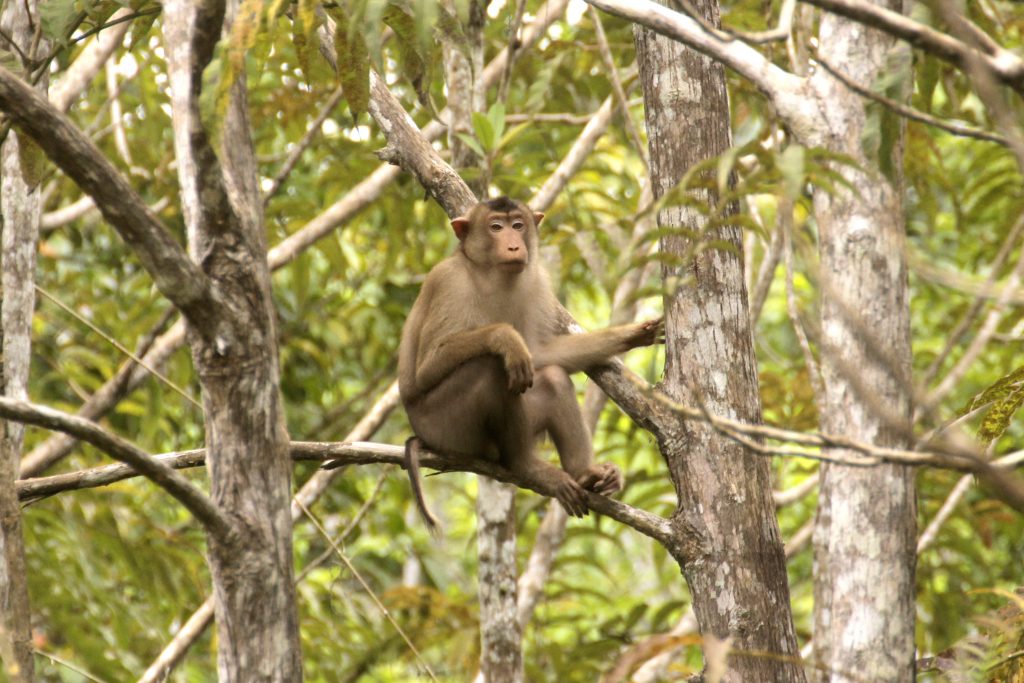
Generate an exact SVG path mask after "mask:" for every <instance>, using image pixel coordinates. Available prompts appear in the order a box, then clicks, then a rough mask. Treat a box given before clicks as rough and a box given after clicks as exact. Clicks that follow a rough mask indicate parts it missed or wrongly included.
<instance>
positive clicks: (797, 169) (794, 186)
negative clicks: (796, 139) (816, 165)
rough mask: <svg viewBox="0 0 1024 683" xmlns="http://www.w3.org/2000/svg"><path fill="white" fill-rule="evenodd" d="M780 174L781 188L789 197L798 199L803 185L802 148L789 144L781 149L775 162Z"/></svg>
mask: <svg viewBox="0 0 1024 683" xmlns="http://www.w3.org/2000/svg"><path fill="white" fill-rule="evenodd" d="M776 165H777V166H778V168H779V172H780V173H781V174H782V183H783V189H784V191H785V193H786V196H787V197H789V198H790V199H794V200H795V199H799V197H800V195H801V194H802V193H803V187H804V148H803V147H801V146H800V145H790V146H788V147H786V149H784V150H783V151H782V154H780V155H779V159H778V161H777V162H776Z"/></svg>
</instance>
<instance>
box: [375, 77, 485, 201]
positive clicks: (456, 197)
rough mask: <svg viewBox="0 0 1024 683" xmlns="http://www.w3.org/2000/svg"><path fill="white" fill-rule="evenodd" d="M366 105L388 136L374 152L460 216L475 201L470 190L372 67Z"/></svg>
mask: <svg viewBox="0 0 1024 683" xmlns="http://www.w3.org/2000/svg"><path fill="white" fill-rule="evenodd" d="M369 109H370V115H371V116H372V117H373V119H374V120H375V121H376V122H377V125H378V126H380V127H381V130H383V131H384V135H386V136H387V139H388V145H387V147H385V148H384V149H383V150H381V151H380V152H378V153H377V156H379V157H380V158H381V159H382V160H383V161H387V162H389V163H392V164H395V165H396V166H401V167H402V168H403V169H405V170H406V171H408V172H410V173H412V174H413V175H414V176H416V179H417V180H419V182H420V184H421V185H423V187H424V189H426V190H427V192H428V193H429V194H430V196H431V197H433V198H434V200H435V201H436V202H437V203H438V204H440V205H441V207H442V208H443V209H444V210H445V212H447V214H448V215H449V216H452V217H455V216H461V215H463V214H464V213H465V212H466V211H468V210H469V209H470V208H471V207H472V206H473V205H474V204H476V202H477V198H476V197H475V196H474V195H473V192H472V191H470V189H469V187H468V186H467V185H466V183H465V182H464V181H463V180H462V178H460V177H459V174H458V173H456V172H455V171H454V170H453V169H452V167H451V166H449V165H448V164H446V163H445V162H444V160H442V159H441V157H440V156H439V155H438V154H437V152H435V151H434V148H433V147H431V146H430V143H429V142H427V139H426V138H425V137H424V136H423V133H421V132H420V129H419V128H417V126H416V124H415V122H413V120H412V118H411V117H410V116H409V114H408V113H406V111H405V108H404V107H402V104H401V103H400V102H399V101H398V100H397V99H396V98H395V96H394V95H392V94H391V91H390V90H389V89H388V86H387V84H385V83H384V79H382V78H381V77H380V75H379V74H378V73H377V72H376V71H371V72H370V104H369Z"/></svg>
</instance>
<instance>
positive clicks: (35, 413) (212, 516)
mask: <svg viewBox="0 0 1024 683" xmlns="http://www.w3.org/2000/svg"><path fill="white" fill-rule="evenodd" d="M0 417H3V418H4V419H7V420H16V421H18V422H24V423H25V424H31V425H35V426H37V427H43V428H45V429H53V430H56V431H60V432H65V433H67V434H71V435H72V436H74V437H75V438H76V439H79V440H81V441H85V442H87V443H90V444H92V445H93V446H95V447H96V448H98V449H100V450H101V451H103V452H104V453H106V454H107V455H109V456H110V457H112V458H114V459H115V460H120V461H121V462H123V463H125V465H128V466H130V467H131V469H132V470H133V471H134V472H135V473H138V474H141V475H142V476H144V477H146V478H147V479H149V480H150V481H152V482H153V483H154V484H156V485H158V486H160V487H161V488H162V489H164V490H165V491H167V493H169V494H170V495H171V496H173V497H174V498H175V499H176V500H178V502H180V503H181V504H182V505H184V506H185V508H186V509H187V510H188V511H189V512H191V513H192V514H193V515H195V517H196V519H198V520H199V521H200V522H202V524H203V526H204V527H205V528H206V530H207V531H208V532H209V533H210V534H212V535H213V536H215V537H217V539H218V540H221V541H223V542H225V543H230V542H231V541H232V539H233V537H234V535H235V527H234V525H233V524H232V523H231V521H230V520H229V519H228V518H227V517H225V516H224V514H223V513H222V512H221V510H220V508H218V507H217V506H216V505H214V504H213V501H211V500H210V498H209V497H207V495H206V494H205V493H203V492H202V490H200V489H199V488H198V487H197V486H196V485H195V484H193V483H192V482H190V481H189V480H188V479H186V478H185V477H183V476H182V475H180V474H178V473H177V472H175V471H174V468H172V467H171V466H169V465H168V464H167V463H166V462H165V461H164V460H161V459H158V458H154V457H152V456H151V455H149V454H148V453H146V452H145V451H143V450H141V449H140V448H139V447H138V446H136V445H135V444H133V443H131V442H130V441H127V440H125V439H122V438H121V437H120V436H117V435H116V434H112V433H110V432H108V431H107V430H105V429H103V428H102V427H100V426H99V425H98V424H96V423H95V422H92V421H90V420H85V419H83V418H80V417H77V416H75V415H68V414H67V413H63V412H61V411H59V410H54V409H53V408H47V407H46V406H40V405H36V404H34V403H30V402H28V401H16V400H14V399H10V398H0ZM165 460H166V459H165ZM29 481H31V480H29ZM23 484H24V481H21V482H18V497H19V498H22V497H23V495H22V485H23ZM37 497H38V496H37Z"/></svg>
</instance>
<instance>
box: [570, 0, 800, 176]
mask: <svg viewBox="0 0 1024 683" xmlns="http://www.w3.org/2000/svg"><path fill="white" fill-rule="evenodd" d="M790 1H793V0H790ZM588 11H589V12H590V17H591V19H593V21H594V34H595V35H596V36H597V45H598V47H599V48H600V50H601V59H602V60H603V61H604V67H605V69H607V70H608V80H609V82H610V83H611V84H612V92H613V93H615V99H616V101H617V102H618V105H619V111H621V112H622V123H623V125H624V126H625V127H626V132H627V133H628V134H629V139H630V140H632V141H633V147H635V148H636V153H637V154H639V155H640V158H641V159H643V162H644V166H648V167H649V166H650V165H651V159H650V155H649V153H648V151H647V145H645V144H644V142H643V140H642V139H641V138H640V131H639V130H637V127H636V123H635V122H634V121H633V116H632V114H631V113H630V111H629V100H628V99H627V98H626V91H625V90H624V89H623V87H622V81H621V80H620V79H619V70H618V67H616V66H615V58H614V57H613V56H612V50H611V47H609V45H608V36H606V35H605V33H604V24H603V23H602V22H601V15H600V14H599V13H598V11H597V10H596V9H595V8H594V7H593V6H590V7H589V8H588Z"/></svg>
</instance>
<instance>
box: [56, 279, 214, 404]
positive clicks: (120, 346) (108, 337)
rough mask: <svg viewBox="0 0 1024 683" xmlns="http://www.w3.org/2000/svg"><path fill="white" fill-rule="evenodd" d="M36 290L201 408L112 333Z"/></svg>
mask: <svg viewBox="0 0 1024 683" xmlns="http://www.w3.org/2000/svg"><path fill="white" fill-rule="evenodd" d="M36 291H37V292H39V293H40V294H42V295H43V296H44V297H45V298H47V299H49V300H50V301H52V302H53V303H54V304H56V305H57V307H58V308H60V309H61V310H63V311H64V312H65V313H67V314H68V315H70V316H71V317H73V318H74V319H75V320H78V321H79V322H81V323H82V324H83V325H85V326H86V327H88V328H89V329H90V330H92V331H93V332H95V333H96V334H98V335H99V336H100V337H102V338H103V339H104V340H105V341H106V342H107V343H108V344H110V345H111V346H113V347H114V348H115V349H117V350H118V351H120V352H121V353H123V354H124V355H126V356H128V358H130V359H131V360H132V361H134V362H135V363H137V364H138V365H140V366H142V367H143V368H145V370H146V371H147V372H148V373H149V374H151V375H153V376H154V377H156V378H157V379H159V380H160V381H161V382H163V383H164V384H165V385H166V386H168V387H170V388H171V389H173V390H174V391H175V392H177V393H178V394H179V395H180V396H182V397H183V398H184V399H185V400H186V401H188V402H189V403H191V404H192V405H194V406H196V407H197V408H199V409H200V410H202V408H203V404H201V403H200V402H199V401H197V400H196V399H194V398H192V397H191V396H190V395H189V394H188V393H186V392H185V390H184V389H182V388H181V387H179V386H178V385H177V384H175V383H174V382H172V381H171V380H170V379H169V378H168V377H166V376H165V375H164V374H163V373H161V372H160V371H159V370H157V369H156V368H154V367H153V366H151V365H149V364H148V363H146V361H145V360H143V359H142V358H139V357H138V355H136V354H134V353H132V352H131V351H129V350H128V349H127V348H126V347H125V346H124V345H123V344H121V342H119V341H117V340H116V339H114V337H113V336H112V335H109V334H107V333H106V332H104V331H103V330H101V329H100V328H99V327H97V326H96V325H94V324H93V323H92V321H91V320H89V319H88V318H85V317H84V316H81V315H79V314H78V311H76V310H75V309H73V308H71V307H70V306H68V305H67V304H66V303H64V302H63V301H61V300H60V299H58V298H57V297H55V296H54V295H53V294H50V292H48V291H46V290H45V289H43V288H42V287H40V286H39V285H36ZM161 324H162V325H163V324H166V322H165V320H161Z"/></svg>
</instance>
